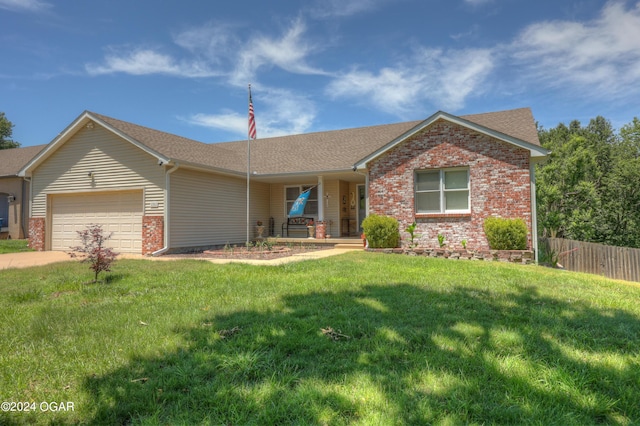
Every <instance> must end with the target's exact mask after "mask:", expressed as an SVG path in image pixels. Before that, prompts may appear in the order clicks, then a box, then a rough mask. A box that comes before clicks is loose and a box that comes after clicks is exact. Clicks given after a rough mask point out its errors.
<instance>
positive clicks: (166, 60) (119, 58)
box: [85, 49, 218, 77]
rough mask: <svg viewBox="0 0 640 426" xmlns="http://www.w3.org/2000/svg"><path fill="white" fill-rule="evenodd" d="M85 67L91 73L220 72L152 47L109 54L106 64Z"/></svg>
mask: <svg viewBox="0 0 640 426" xmlns="http://www.w3.org/2000/svg"><path fill="white" fill-rule="evenodd" d="M85 69H86V70H87V72H88V73H89V74H90V75H101V74H113V73H118V72H122V73H126V74H132V75H148V74H166V75H173V76H178V77H211V76H216V75H218V73H216V72H215V71H213V70H211V69H210V68H209V67H208V65H207V64H204V63H199V62H197V61H192V62H178V61H176V60H175V59H173V58H172V57H171V56H169V55H165V54H162V53H158V52H156V51H154V50H151V49H134V50H132V51H130V52H126V53H124V54H109V55H107V56H106V57H105V65H94V64H88V65H86V66H85Z"/></svg>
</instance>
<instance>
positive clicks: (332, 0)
mask: <svg viewBox="0 0 640 426" xmlns="http://www.w3.org/2000/svg"><path fill="white" fill-rule="evenodd" d="M386 1H387V0H321V1H319V2H318V4H317V5H316V6H314V7H313V8H312V9H311V16H313V17H314V18H320V19H323V18H333V17H346V16H351V15H355V14H358V13H363V12H368V11H370V10H374V9H376V8H377V7H378V5H379V4H381V3H384V2H386Z"/></svg>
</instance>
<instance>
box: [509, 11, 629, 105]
mask: <svg viewBox="0 0 640 426" xmlns="http://www.w3.org/2000/svg"><path fill="white" fill-rule="evenodd" d="M511 49H512V55H513V57H514V58H515V59H516V61H517V62H518V63H520V64H522V65H524V66H525V67H527V68H526V72H528V74H529V76H530V77H532V78H533V79H535V80H538V81H543V82H545V83H547V84H549V85H551V86H568V87H572V88H577V89H579V90H581V91H584V90H589V94H590V96H602V97H610V96H614V97H615V96H623V95H627V94H632V93H635V94H637V93H638V91H640V85H639V84H638V78H639V77H640V3H637V4H636V5H635V7H632V8H630V9H627V8H626V5H625V3H624V2H609V3H607V4H606V5H605V6H604V7H603V9H602V11H601V13H600V15H599V16H598V18H596V19H594V20H592V21H590V22H584V23H583V22H572V21H545V22H540V23H536V24H533V25H530V26H528V27H527V28H525V29H524V30H523V31H522V32H521V33H520V34H519V36H518V37H517V39H516V40H515V41H514V43H513V44H512V46H511Z"/></svg>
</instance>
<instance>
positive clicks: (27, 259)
mask: <svg viewBox="0 0 640 426" xmlns="http://www.w3.org/2000/svg"><path fill="white" fill-rule="evenodd" d="M351 250H353V249H350V248H334V249H326V250H318V251H309V252H304V253H298V254H294V255H292V256H288V257H281V258H278V259H270V260H261V259H208V258H201V257H200V258H194V259H197V260H206V261H209V262H211V263H217V264H223V263H247V264H250V265H283V264H285V263H292V262H299V261H302V260H311V259H322V258H325V257H329V256H336V255H338V254H343V253H347V252H349V251H351ZM118 259H144V260H161V261H172V260H180V259H186V258H184V257H183V258H175V257H173V258H172V257H164V256H158V257H151V256H142V255H139V254H127V253H123V254H121V255H119V256H118ZM69 260H73V259H72V258H71V257H70V256H69V255H68V254H67V253H65V252H62V251H30V252H24V253H8V254H0V270H2V269H8V268H29V267H32V266H40V265H49V264H51V263H56V262H65V261H69Z"/></svg>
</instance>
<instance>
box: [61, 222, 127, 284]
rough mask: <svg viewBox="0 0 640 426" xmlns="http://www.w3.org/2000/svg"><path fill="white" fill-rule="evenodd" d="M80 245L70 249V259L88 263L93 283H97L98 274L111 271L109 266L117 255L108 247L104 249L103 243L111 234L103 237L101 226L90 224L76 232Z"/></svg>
mask: <svg viewBox="0 0 640 426" xmlns="http://www.w3.org/2000/svg"><path fill="white" fill-rule="evenodd" d="M77 232H78V237H80V240H81V241H82V245H80V246H77V247H71V249H72V250H73V252H72V253H70V255H71V257H80V258H82V262H89V263H90V265H89V268H90V269H91V270H92V271H93V272H94V274H95V275H94V277H93V282H94V283H95V282H97V281H98V274H99V273H100V272H102V271H106V272H109V271H111V264H112V263H113V261H114V260H116V256H118V253H115V252H114V251H113V250H111V249H110V248H109V247H105V242H106V241H108V240H109V238H111V234H109V235H104V233H103V231H102V225H94V224H91V225H89V226H87V229H85V230H83V231H77Z"/></svg>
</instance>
